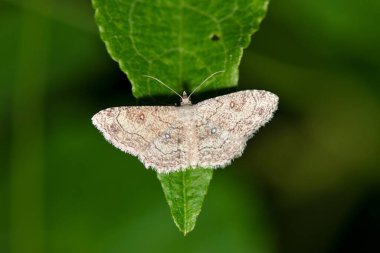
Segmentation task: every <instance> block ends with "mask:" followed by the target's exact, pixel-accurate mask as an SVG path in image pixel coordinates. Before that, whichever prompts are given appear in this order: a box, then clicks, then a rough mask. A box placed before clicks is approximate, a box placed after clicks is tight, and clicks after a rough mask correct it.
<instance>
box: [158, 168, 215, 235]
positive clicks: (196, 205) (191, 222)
mask: <svg viewBox="0 0 380 253" xmlns="http://www.w3.org/2000/svg"><path fill="white" fill-rule="evenodd" d="M212 174H213V170H212V169H202V168H199V169H188V170H185V171H181V172H176V173H170V174H163V173H158V174H157V177H158V179H159V180H160V182H161V186H162V189H163V191H164V194H165V198H166V200H167V202H168V204H169V207H170V210H171V214H172V217H173V220H174V223H175V224H176V225H177V227H178V229H179V230H180V231H182V232H183V233H184V235H186V234H187V233H189V232H190V231H192V230H193V229H194V226H195V223H196V219H197V217H198V215H199V213H200V211H201V208H202V203H203V200H204V198H205V196H206V193H207V189H208V186H209V183H210V181H211V179H212Z"/></svg>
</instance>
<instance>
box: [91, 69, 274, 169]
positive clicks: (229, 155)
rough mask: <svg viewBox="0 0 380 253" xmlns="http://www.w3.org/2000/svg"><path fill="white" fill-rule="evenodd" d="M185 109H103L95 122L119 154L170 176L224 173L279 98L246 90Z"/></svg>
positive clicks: (185, 100)
mask: <svg viewBox="0 0 380 253" xmlns="http://www.w3.org/2000/svg"><path fill="white" fill-rule="evenodd" d="M220 72H223V71H218V72H216V73H214V74H212V75H211V76H209V77H208V78H206V80H205V81H203V82H202V83H201V84H200V85H199V86H198V87H197V88H196V89H195V90H194V91H193V92H192V93H191V94H190V95H189V96H187V94H186V92H183V95H182V96H181V95H179V94H178V93H177V92H176V91H174V90H173V89H171V88H170V87H169V86H167V85H166V84H164V83H163V82H161V81H160V80H158V79H156V78H154V77H151V76H147V77H150V78H153V79H155V80H156V81H158V82H160V83H161V84H162V85H164V86H166V87H167V88H169V89H171V90H172V91H173V92H175V93H176V94H177V95H178V96H180V97H181V105H180V106H121V107H112V108H108V109H104V110H102V111H100V112H98V113H97V114H95V115H94V116H93V117H92V123H93V124H94V125H95V126H96V128H97V129H98V130H100V132H101V133H102V134H103V135H104V137H105V139H106V140H107V141H109V142H110V143H111V144H113V145H114V146H115V147H117V148H118V149H120V150H122V151H124V152H126V153H129V154H131V155H133V156H136V157H137V158H138V159H139V160H140V161H141V162H142V163H143V164H144V165H145V167H146V168H152V169H154V170H156V171H157V172H159V173H169V172H174V171H180V170H185V169H188V168H198V167H201V168H214V169H216V168H222V167H225V166H227V165H229V164H230V163H231V161H232V160H233V159H235V158H237V157H240V156H241V155H242V153H243V151H244V149H245V146H246V143H247V141H248V140H249V139H250V138H251V137H252V136H253V135H254V133H255V132H257V130H258V129H259V128H260V127H261V126H263V125H264V124H266V123H267V122H268V121H269V120H270V119H271V118H272V116H273V114H274V112H275V111H276V110H277V105H278V97H277V96H276V95H275V94H273V93H271V92H268V91H264V90H245V91H238V92H234V93H230V94H227V95H223V96H219V97H215V98H211V99H207V100H204V101H202V102H200V103H198V104H194V105H193V104H192V103H191V100H190V98H191V95H192V94H193V93H194V92H195V91H196V90H197V89H198V88H199V87H200V86H201V85H202V84H204V83H205V82H206V81H207V80H208V79H209V78H211V77H212V76H214V75H215V74H218V73H220Z"/></svg>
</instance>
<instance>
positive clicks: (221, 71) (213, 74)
mask: <svg viewBox="0 0 380 253" xmlns="http://www.w3.org/2000/svg"><path fill="white" fill-rule="evenodd" d="M223 72H224V70H220V71H217V72H215V73H212V74H211V75H210V76H209V77H207V78H206V79H205V80H204V81H203V82H202V83H201V84H200V85H198V86H197V87H196V88H195V89H194V90H193V91H192V92H191V93H190V95H189V96H188V98H190V97H191V95H193V93H194V92H195V91H196V90H198V89H199V88H200V87H201V86H202V85H203V84H204V83H206V82H207V81H208V80H209V79H210V78H211V77H213V76H215V75H216V74H219V73H223Z"/></svg>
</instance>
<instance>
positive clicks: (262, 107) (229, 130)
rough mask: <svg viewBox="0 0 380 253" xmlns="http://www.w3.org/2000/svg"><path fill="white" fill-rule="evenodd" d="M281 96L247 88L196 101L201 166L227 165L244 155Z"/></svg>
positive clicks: (271, 114) (216, 166) (275, 107)
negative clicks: (247, 145)
mask: <svg viewBox="0 0 380 253" xmlns="http://www.w3.org/2000/svg"><path fill="white" fill-rule="evenodd" d="M277 104H278V97H277V96H276V95H275V94H273V93H270V92H268V91H261V90H246V91H239V92H235V93H230V94H227V95H224V96H220V97H216V98H211V99H208V100H205V101H203V102H200V103H198V104H196V105H195V109H196V113H195V118H196V119H195V122H196V133H197V135H198V159H199V166H201V167H213V168H218V167H225V166H227V165H228V164H230V163H231V161H232V159H234V158H237V157H239V156H241V155H242V153H243V151H244V148H245V146H246V143H247V141H248V139H250V138H251V137H252V136H253V134H254V133H255V132H256V131H257V130H258V129H259V128H260V127H261V126H263V125H264V124H265V123H267V122H268V121H269V120H270V119H271V118H272V116H273V113H274V112H275V111H276V109H277Z"/></svg>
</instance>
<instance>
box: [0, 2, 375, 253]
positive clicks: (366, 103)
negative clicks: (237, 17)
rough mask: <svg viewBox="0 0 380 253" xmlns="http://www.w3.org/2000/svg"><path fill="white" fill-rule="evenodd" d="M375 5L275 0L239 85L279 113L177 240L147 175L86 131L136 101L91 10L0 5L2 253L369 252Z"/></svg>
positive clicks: (221, 174) (217, 181)
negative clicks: (98, 118) (107, 112)
mask: <svg viewBox="0 0 380 253" xmlns="http://www.w3.org/2000/svg"><path fill="white" fill-rule="evenodd" d="M379 5H380V4H379V1H376V0H367V1H346V0H345V1H343V0H334V1H327V0H321V1H313V2H310V1H302V0H288V1H276V0H274V1H272V3H271V5H270V7H269V15H268V17H267V18H266V19H265V21H264V22H263V25H262V26H261V31H260V32H259V33H257V34H256V35H255V37H254V39H253V41H252V43H251V47H250V48H249V49H248V50H247V52H246V53H245V55H244V57H243V62H242V64H241V68H240V70H241V71H240V84H239V89H249V88H255V89H266V90H269V91H272V92H274V93H276V94H277V95H279V97H280V109H279V112H278V114H277V115H276V117H274V119H273V121H272V122H271V124H269V125H268V126H266V127H265V128H264V129H262V130H261V131H260V132H259V133H258V134H257V136H256V137H255V138H254V139H253V140H252V141H250V142H249V144H248V147H247V150H246V153H245V155H244V156H243V157H242V158H240V159H238V160H236V161H235V162H234V163H233V165H232V166H230V167H228V168H226V169H224V170H220V171H218V172H217V173H214V180H213V184H212V187H211V188H210V191H209V194H208V199H207V201H206V202H205V205H204V207H203V212H202V214H201V215H200V217H199V224H198V227H197V230H196V231H194V232H193V233H192V234H190V235H189V236H187V237H186V238H183V236H182V235H181V234H179V233H178V232H177V231H176V228H175V226H174V225H173V224H172V222H171V221H170V214H169V212H168V210H167V207H166V204H165V201H164V196H163V194H162V192H161V189H160V186H159V183H158V182H157V180H156V178H155V174H154V173H153V172H152V171H147V170H145V169H144V168H143V166H142V165H141V164H140V163H139V162H138V161H137V159H135V158H132V157H130V156H127V155H125V154H123V153H122V152H120V151H118V150H116V149H112V148H110V147H109V145H107V143H105V142H104V141H103V140H102V138H101V136H99V134H98V133H97V131H96V129H95V128H93V127H92V125H91V122H90V118H91V116H92V115H93V114H94V113H95V112H97V111H98V110H99V109H102V108H105V107H110V106H117V105H124V104H136V101H135V100H134V99H133V97H132V96H131V91H130V89H131V87H130V86H129V85H128V81H127V79H126V78H125V76H124V74H122V73H121V71H120V70H119V68H118V66H117V64H116V63H114V62H113V61H112V60H111V59H110V58H109V56H108V55H107V53H106V52H105V50H104V46H103V44H102V42H101V41H100V40H99V37H98V34H97V32H96V27H95V24H94V21H93V17H92V15H93V10H92V7H91V4H90V2H89V1H81V2H79V1H74V0H66V1H53V0H29V1H17V0H5V1H2V2H0V19H1V21H2V22H0V30H1V33H0V43H1V47H0V55H1V56H2V57H1V61H0V76H1V82H2V86H1V92H0V142H1V144H2V145H1V146H0V158H1V160H2V161H3V165H2V166H1V169H0V252H13V253H19V252H20V253H21V252H22V253H24V252H41V253H42V252H65V253H66V252H145V251H147V252H152V251H154V252H178V251H181V252H311V253H313V252H376V251H379V248H378V247H379V246H378V244H377V237H376V236H377V235H378V234H380V231H379V226H380V218H379V213H380V204H379V203H380V197H379V192H380V189H379V188H380V187H379V179H380V173H379V165H380V157H379V155H378V151H379V150H380V142H379V140H380V136H379V135H380V132H379V131H378V129H379V125H380V124H379V123H380V120H379V117H380V115H379V113H378V111H379V108H380V106H379V104H380V90H379V83H380V77H379V69H380V60H379V59H380V57H379V54H380V48H379V45H380V32H379V30H378V28H377V24H378V21H379V16H380V15H379V14H380V13H379V12H380V11H379V10H380V8H379V7H380V6H379ZM326 7H328V8H326ZM105 84H108V85H105ZM158 102H161V103H164V102H165V101H158Z"/></svg>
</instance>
